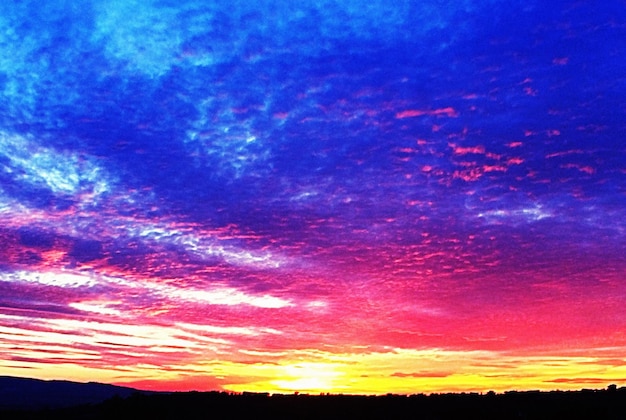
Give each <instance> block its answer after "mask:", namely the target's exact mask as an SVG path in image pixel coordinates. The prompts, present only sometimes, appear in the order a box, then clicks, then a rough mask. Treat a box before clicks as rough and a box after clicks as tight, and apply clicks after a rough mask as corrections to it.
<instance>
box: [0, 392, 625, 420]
mask: <svg viewBox="0 0 626 420" xmlns="http://www.w3.org/2000/svg"><path fill="white" fill-rule="evenodd" d="M0 418H17V419H25V420H26V419H28V420H30V419H64V420H65V419H67V420H71V419H94V420H97V419H126V418H128V419H131V418H132V419H144V418H145V419H151V420H153V419H213V418H217V419H221V418H224V419H239V418H246V419H248V418H268V419H353V418H354V419H395V418H402V419H424V420H435V419H437V420H439V419H481V420H491V419H494V420H495V419H498V420H501V419H542V420H543V419H559V420H562V419H563V420H566V419H611V420H618V419H625V420H626V388H620V389H617V387H615V386H611V387H609V389H606V390H582V391H553V392H538V391H528V392H507V393H504V394H495V393H493V392H490V393H487V394H476V393H461V394H432V395H424V394H418V395H409V396H405V395H391V394H390V395H385V396H357V395H319V396H317V395H316V396H312V395H295V394H290V395H269V394H253V393H244V394H229V393H227V392H184V393H167V394H166V393H162V394H142V393H134V394H132V395H130V396H128V397H121V396H116V397H113V398H110V399H108V400H106V401H104V402H102V403H99V404H93V405H82V406H76V407H66V408H60V409H54V410H39V411H11V412H5V413H4V415H3V413H2V412H0Z"/></svg>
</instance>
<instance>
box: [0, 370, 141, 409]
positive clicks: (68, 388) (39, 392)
mask: <svg viewBox="0 0 626 420" xmlns="http://www.w3.org/2000/svg"><path fill="white" fill-rule="evenodd" d="M136 392H138V391H137V390H136V389H133V388H127V387H121V386H115V385H107V384H101V383H96V382H89V383H79V382H70V381H44V380H40V379H30V378H17V377H12V376H0V410H5V411H6V410H36V409H55V408H62V407H71V406H77V405H81V404H97V403H101V402H103V401H105V400H107V399H110V398H112V397H114V396H118V397H120V398H124V397H129V396H131V395H132V394H134V393H136Z"/></svg>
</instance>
